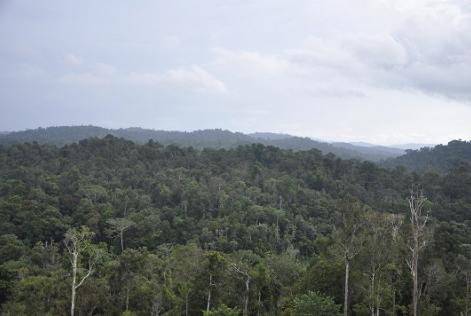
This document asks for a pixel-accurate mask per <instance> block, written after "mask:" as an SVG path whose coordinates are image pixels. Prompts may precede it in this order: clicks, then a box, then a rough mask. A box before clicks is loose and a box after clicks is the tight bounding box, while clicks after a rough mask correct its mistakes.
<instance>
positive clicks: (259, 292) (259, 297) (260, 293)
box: [257, 291, 262, 315]
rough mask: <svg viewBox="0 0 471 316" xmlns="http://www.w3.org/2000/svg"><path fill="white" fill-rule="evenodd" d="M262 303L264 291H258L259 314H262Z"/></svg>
mask: <svg viewBox="0 0 471 316" xmlns="http://www.w3.org/2000/svg"><path fill="white" fill-rule="evenodd" d="M261 305H262V292H261V291H258V305H257V306H258V308H257V315H260V307H261Z"/></svg>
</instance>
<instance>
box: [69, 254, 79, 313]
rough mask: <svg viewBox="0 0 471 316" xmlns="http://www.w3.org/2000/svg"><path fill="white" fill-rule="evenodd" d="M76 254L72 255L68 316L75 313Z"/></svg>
mask: <svg viewBox="0 0 471 316" xmlns="http://www.w3.org/2000/svg"><path fill="white" fill-rule="evenodd" d="M77 257H78V254H77V253H73V254H72V295H71V299H70V316H74V313H75V291H76V290H77V288H76V287H75V286H76V283H77Z"/></svg>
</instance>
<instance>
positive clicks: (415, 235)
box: [406, 188, 429, 316]
mask: <svg viewBox="0 0 471 316" xmlns="http://www.w3.org/2000/svg"><path fill="white" fill-rule="evenodd" d="M408 201H409V210H410V227H411V239H410V243H409V250H410V256H409V258H407V259H406V262H407V266H408V267H409V270H410V273H411V277H412V315H413V316H417V306H418V302H419V299H420V289H419V276H418V267H419V255H420V251H421V250H422V249H423V248H424V247H425V246H426V245H427V238H426V235H425V229H426V225H427V221H428V216H429V214H428V211H425V210H424V208H425V203H426V201H427V198H426V197H425V195H424V194H423V192H422V191H421V190H419V189H414V188H412V189H411V192H410V197H409V198H408Z"/></svg>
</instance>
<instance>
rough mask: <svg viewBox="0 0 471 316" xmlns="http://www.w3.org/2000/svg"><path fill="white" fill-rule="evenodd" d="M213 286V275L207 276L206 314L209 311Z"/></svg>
mask: <svg viewBox="0 0 471 316" xmlns="http://www.w3.org/2000/svg"><path fill="white" fill-rule="evenodd" d="M212 286H213V275H212V274H211V273H210V274H209V289H208V301H207V303H206V312H209V310H210V309H211V287H212Z"/></svg>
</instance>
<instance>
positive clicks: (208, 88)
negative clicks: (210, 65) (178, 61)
mask: <svg viewBox="0 0 471 316" xmlns="http://www.w3.org/2000/svg"><path fill="white" fill-rule="evenodd" d="M162 81H163V82H165V83H169V84H172V85H177V86H180V87H183V88H186V89H189V90H193V91H196V92H203V93H206V92H208V93H225V92H227V88H226V85H225V84H224V82H222V81H220V80H219V79H217V78H216V77H214V76H213V75H212V74H210V73H209V72H208V71H206V70H205V69H204V68H202V67H200V66H196V65H193V66H191V67H186V68H184V67H181V68H175V69H171V70H169V71H167V73H166V74H165V75H164V76H163V78H162Z"/></svg>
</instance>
